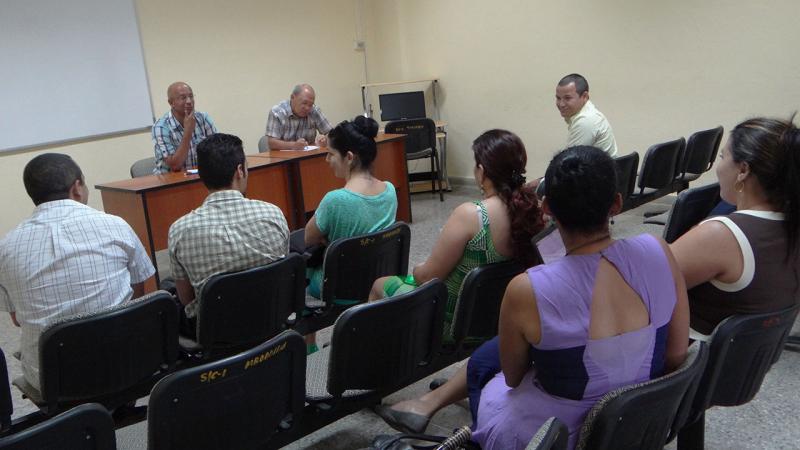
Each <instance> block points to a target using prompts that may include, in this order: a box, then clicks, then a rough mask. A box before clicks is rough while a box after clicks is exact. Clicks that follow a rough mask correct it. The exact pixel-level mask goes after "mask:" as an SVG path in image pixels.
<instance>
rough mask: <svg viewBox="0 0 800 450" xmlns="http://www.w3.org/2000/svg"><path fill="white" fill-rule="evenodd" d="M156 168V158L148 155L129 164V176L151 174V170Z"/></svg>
mask: <svg viewBox="0 0 800 450" xmlns="http://www.w3.org/2000/svg"><path fill="white" fill-rule="evenodd" d="M155 168H156V158H155V157H152V156H151V157H149V158H145V159H140V160H139V161H136V162H135V163H133V165H132V166H131V178H139V177H143V176H147V175H152V174H153V170H155Z"/></svg>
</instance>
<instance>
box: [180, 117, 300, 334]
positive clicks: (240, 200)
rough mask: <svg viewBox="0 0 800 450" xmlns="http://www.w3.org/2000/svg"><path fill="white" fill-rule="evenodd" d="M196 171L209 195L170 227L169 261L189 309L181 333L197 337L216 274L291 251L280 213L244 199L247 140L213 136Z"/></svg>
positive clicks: (199, 148)
mask: <svg viewBox="0 0 800 450" xmlns="http://www.w3.org/2000/svg"><path fill="white" fill-rule="evenodd" d="M197 169H198V174H199V175H200V179H201V180H202V181H203V184H205V185H206V188H207V189H208V197H206V200H205V201H204V202H203V204H202V205H201V206H200V207H199V208H197V209H195V210H194V211H192V212H190V213H189V214H186V215H185V216H183V217H181V218H180V219H178V220H177V221H175V223H173V224H172V226H171V227H170V228H169V238H168V240H169V243H168V247H169V259H170V264H171V266H172V276H173V277H174V278H175V287H176V289H177V291H178V299H179V300H180V302H181V304H183V305H185V308H184V309H183V310H184V313H185V317H182V318H181V332H182V334H184V335H187V336H189V337H194V335H195V329H196V325H197V320H196V316H197V306H198V305H197V301H196V299H197V298H198V297H199V295H200V292H201V291H202V289H203V285H204V284H205V283H206V281H208V279H209V278H211V277H212V276H213V275H216V274H219V273H224V272H235V271H239V270H244V269H249V268H252V267H257V266H262V265H265V264H268V263H271V262H273V261H275V260H278V259H280V258H283V257H284V256H286V254H287V253H288V251H289V227H288V225H287V223H286V218H285V217H284V216H283V212H281V210H280V209H279V208H278V207H277V206H275V205H273V204H271V203H267V202H262V201H259V200H249V199H247V198H245V197H244V195H243V194H244V192H245V191H246V189H247V160H246V159H245V156H244V150H243V149H242V141H241V139H239V138H238V137H236V136H232V135H230V134H222V133H219V134H213V135H211V136H209V137H208V138H207V139H205V140H204V141H203V142H201V143H200V145H198V146H197Z"/></svg>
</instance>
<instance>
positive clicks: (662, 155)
mask: <svg viewBox="0 0 800 450" xmlns="http://www.w3.org/2000/svg"><path fill="white" fill-rule="evenodd" d="M685 147H686V140H685V139H684V138H680V139H676V140H674V141H669V142H662V143H660V144H655V145H653V146H651V147H650V148H648V149H647V153H645V155H644V160H643V161H642V170H641V173H640V174H639V179H638V182H637V186H638V187H639V192H638V194H639V195H642V194H645V193H648V191H647V190H655V191H660V190H663V189H665V188H669V187H670V186H671V185H672V182H673V180H674V179H675V175H676V174H677V173H678V172H679V165H678V162H679V161H680V157H681V155H682V154H683V150H684V148H685Z"/></svg>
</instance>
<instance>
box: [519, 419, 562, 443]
mask: <svg viewBox="0 0 800 450" xmlns="http://www.w3.org/2000/svg"><path fill="white" fill-rule="evenodd" d="M568 440H569V431H568V430H567V426H566V425H564V422H562V421H560V420H558V418H557V417H551V418H549V419H547V421H546V422H545V423H544V424H542V426H541V427H539V431H537V432H536V434H534V435H533V438H532V439H531V441H530V442H529V443H528V446H527V447H525V450H567V442H568Z"/></svg>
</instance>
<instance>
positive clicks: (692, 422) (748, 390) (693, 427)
mask: <svg viewBox="0 0 800 450" xmlns="http://www.w3.org/2000/svg"><path fill="white" fill-rule="evenodd" d="M798 310H800V305H795V306H793V307H791V308H787V309H784V310H783V311H778V312H774V313H764V314H745V315H736V316H731V317H728V318H727V319H725V320H724V321H722V323H720V324H719V325H717V327H716V328H715V329H714V332H713V333H712V335H711V342H710V345H709V349H710V352H709V359H708V365H707V366H706V369H705V371H704V372H703V376H702V377H701V379H700V383H699V386H698V387H697V394H696V395H695V398H694V401H693V404H692V408H691V415H690V416H689V420H688V421H687V422H686V423H687V425H686V426H684V427H683V428H682V429H681V430H680V432H679V433H678V449H692V450H695V449H702V448H703V447H704V441H705V411H706V410H707V409H708V408H711V407H712V406H739V405H743V404H745V403H747V402H749V401H750V400H752V399H753V397H755V395H756V394H757V393H758V390H759V389H760V388H761V383H762V382H763V381H764V377H765V376H766V374H767V372H768V371H769V369H770V368H771V367H772V364H773V363H774V362H775V361H777V360H778V358H779V357H780V355H781V351H782V350H783V345H784V343H785V342H786V338H787V336H788V335H789V331H790V330H791V329H792V325H794V320H795V318H796V317H797V312H798Z"/></svg>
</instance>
